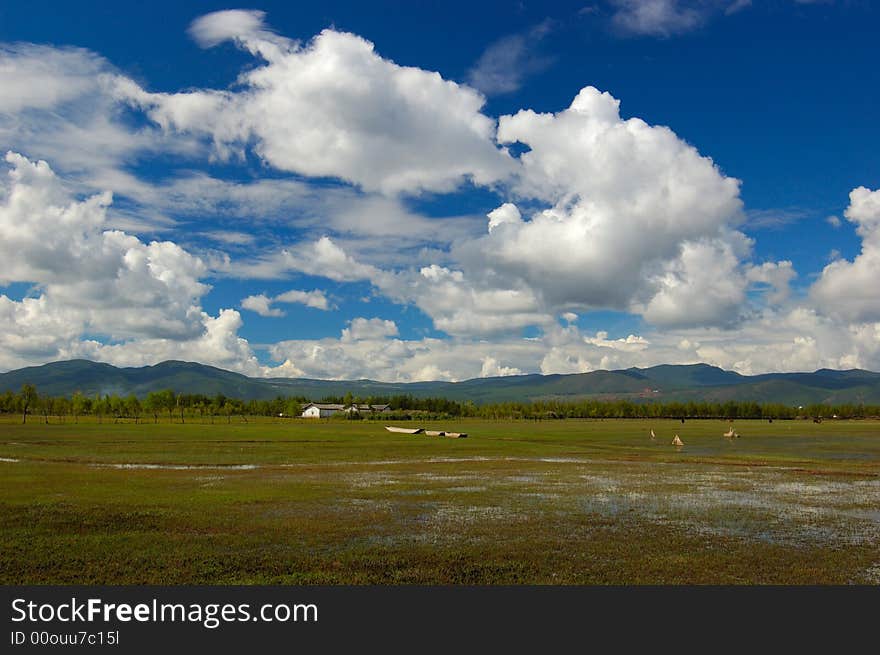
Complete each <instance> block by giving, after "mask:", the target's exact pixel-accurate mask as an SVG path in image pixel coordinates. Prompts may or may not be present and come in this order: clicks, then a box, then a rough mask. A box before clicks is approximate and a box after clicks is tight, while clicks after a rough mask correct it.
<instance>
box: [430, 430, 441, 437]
mask: <svg viewBox="0 0 880 655" xmlns="http://www.w3.org/2000/svg"><path fill="white" fill-rule="evenodd" d="M425 434H426V435H428V436H429V437H445V436H446V433H445V432H442V431H440V430H425Z"/></svg>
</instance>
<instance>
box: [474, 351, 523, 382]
mask: <svg viewBox="0 0 880 655" xmlns="http://www.w3.org/2000/svg"><path fill="white" fill-rule="evenodd" d="M509 375H522V371H521V370H519V369H518V368H516V367H515V366H502V364H501V363H500V362H499V361H498V360H497V359H495V358H494V357H490V356H486V357H483V366H482V368H480V377H481V378H500V377H506V376H509Z"/></svg>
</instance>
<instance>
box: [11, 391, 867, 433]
mask: <svg viewBox="0 0 880 655" xmlns="http://www.w3.org/2000/svg"><path fill="white" fill-rule="evenodd" d="M308 402H309V399H307V398H305V397H303V396H287V397H285V396H278V397H276V398H274V399H272V400H242V399H239V398H232V397H228V396H225V395H223V394H216V395H214V396H207V395H205V394H188V393H181V392H175V391H174V390H172V389H165V390H162V391H151V392H150V393H148V394H147V395H146V396H145V397H144V398H143V399H141V398H139V397H138V396H136V395H135V394H130V395H128V396H119V395H116V394H96V395H95V396H86V395H84V394H82V393H79V392H77V393H74V394H73V395H72V396H50V395H46V394H40V393H39V392H38V390H37V388H36V387H35V386H34V385H31V384H25V385H23V386H22V388H21V390H20V391H19V392H18V393H15V392H13V391H6V392H5V393H3V394H0V413H3V414H20V415H21V417H22V422H23V423H24V422H27V420H28V417H29V416H37V417H41V418H42V419H43V420H44V421H45V422H47V423H48V422H49V418H50V417H55V418H57V419H59V420H67V419H70V420H73V421H74V422H76V421H78V420H79V418H80V417H81V416H90V417H94V418H96V419H97V420H98V421H99V422H101V421H104V420H113V421H114V422H115V421H119V420H121V419H128V420H134V421H135V422H136V423H138V422H140V421H151V422H154V423H158V422H159V420H160V419H161V420H165V419H166V418H167V420H168V421H170V422H179V423H185V422H186V421H187V420H199V421H202V422H204V421H210V422H211V423H213V422H214V421H215V420H220V421H224V420H225V421H226V422H228V423H229V422H232V419H233V418H234V417H235V418H237V419H238V420H244V421H246V420H247V417H251V416H274V417H296V416H300V414H301V413H302V409H303V405H305V404H306V403H308ZM319 402H322V403H338V404H343V405H351V404H357V405H389V406H390V408H391V415H390V416H389V415H388V414H370V413H364V414H360V415H359V414H357V413H354V414H347V415H345V416H344V417H342V418H347V419H369V418H373V419H389V418H399V419H406V418H416V417H418V418H446V417H466V418H487V419H528V420H551V419H565V418H597V419H598V418H658V419H659V418H676V419H687V418H707V419H708V418H712V419H794V418H813V419H825V418H869V417H880V406H878V405H863V404H858V405H857V404H836V405H824V404H812V405H807V406H799V407H793V406H789V405H785V404H780V403H757V402H753V401H732V400H731V401H727V402H723V403H720V402H709V401H688V402H657V401H653V402H633V401H631V400H593V399H582V400H562V399H558V400H537V401H530V402H496V403H486V404H482V405H477V404H476V403H475V402H473V401H472V400H468V401H464V402H460V401H456V400H450V399H448V398H442V397H436V398H418V397H414V396H412V395H409V394H399V395H393V396H367V397H361V396H356V395H353V394H351V393H348V394H345V395H344V396H326V397H324V398H322V399H321V400H320V401H319Z"/></svg>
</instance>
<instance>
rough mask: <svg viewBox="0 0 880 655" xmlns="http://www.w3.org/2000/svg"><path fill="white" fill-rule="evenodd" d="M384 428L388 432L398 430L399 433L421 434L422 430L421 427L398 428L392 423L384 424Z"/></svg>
mask: <svg viewBox="0 0 880 655" xmlns="http://www.w3.org/2000/svg"><path fill="white" fill-rule="evenodd" d="M385 429H386V430H388V431H389V432H399V433H400V434H421V433H422V432H424V430H423V429H422V428H398V427H394V426H393V425H386V426H385Z"/></svg>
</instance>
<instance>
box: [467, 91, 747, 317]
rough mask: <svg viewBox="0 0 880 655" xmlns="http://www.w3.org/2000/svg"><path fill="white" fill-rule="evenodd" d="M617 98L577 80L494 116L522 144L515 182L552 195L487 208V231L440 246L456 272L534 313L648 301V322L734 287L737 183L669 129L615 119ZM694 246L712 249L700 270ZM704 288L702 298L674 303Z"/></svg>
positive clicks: (730, 295) (720, 297)
mask: <svg viewBox="0 0 880 655" xmlns="http://www.w3.org/2000/svg"><path fill="white" fill-rule="evenodd" d="M618 104H619V103H618V101H617V100H615V99H614V98H613V97H612V96H611V95H610V94H608V93H601V92H599V91H598V90H596V89H594V88H592V87H587V88H585V89H583V90H582V91H581V92H580V93H579V94H578V96H577V97H576V98H575V100H574V101H573V102H572V105H571V107H569V108H568V109H567V110H565V111H563V112H560V113H557V114H537V113H535V112H533V111H530V110H526V111H520V112H519V113H517V114H516V115H513V116H502V117H501V119H500V121H499V130H498V137H499V139H500V140H501V141H502V142H504V143H512V142H520V143H523V144H525V145H527V146H528V147H529V148H530V150H529V151H528V152H527V153H525V154H523V155H522V156H521V163H522V173H521V175H520V177H519V179H518V182H517V186H516V190H517V192H518V193H519V194H521V195H523V196H526V197H533V198H536V199H538V200H541V201H544V202H549V203H552V206H551V207H550V208H549V209H545V210H543V211H539V212H537V213H535V214H533V215H532V216H531V217H530V218H529V219H528V220H523V219H522V217H521V215H520V212H519V209H518V208H517V207H516V206H515V205H513V204H511V203H507V204H505V205H503V206H501V207H499V208H498V209H496V210H495V211H493V212H492V213H490V215H489V230H488V234H486V235H485V236H484V237H482V238H480V239H476V240H471V241H469V242H465V243H463V244H461V245H460V246H458V247H455V248H454V249H453V251H452V254H453V256H454V257H455V258H457V259H458V261H459V263H460V266H461V269H462V271H463V272H462V274H461V275H462V277H463V280H466V281H467V283H468V284H470V285H471V286H473V287H477V288H480V285H482V286H485V287H488V288H492V287H496V288H497V287H499V286H500V287H502V288H503V289H504V290H505V291H508V292H514V291H515V292H516V293H517V294H518V296H519V297H520V298H528V299H529V303H528V306H529V313H531V314H533V315H535V316H538V315H540V316H542V317H545V316H547V315H550V314H558V313H561V311H570V310H572V309H578V308H580V309H582V310H588V309H595V308H615V309H630V308H641V309H642V310H645V308H646V307H650V308H651V309H650V313H649V320H656V321H657V322H658V323H664V324H687V323H699V322H702V321H707V320H708V321H710V322H712V323H715V322H717V321H718V315H719V313H725V314H726V313H727V312H728V311H729V310H730V308H732V307H734V306H735V305H736V303H737V302H739V301H741V300H742V297H743V288H744V287H745V281H743V280H741V279H738V278H736V276H735V277H734V279H733V280H731V279H729V278H728V277H726V274H729V273H732V272H733V273H736V268H737V266H738V265H739V258H741V257H745V256H747V255H748V250H749V247H750V245H749V242H748V241H747V240H746V239H745V237H744V236H743V235H741V234H740V233H738V232H736V231H735V230H733V229H732V226H734V225H736V224H737V223H738V222H740V221H741V220H742V215H741V205H742V203H741V201H740V198H739V182H738V181H737V180H735V179H732V178H728V177H725V176H724V175H723V174H721V172H720V171H719V170H718V168H717V167H716V166H715V165H714V164H713V162H712V161H711V160H710V159H708V158H706V157H702V156H701V155H700V154H699V153H698V152H697V151H696V149H694V148H693V147H691V146H689V145H687V144H686V143H684V142H683V141H681V140H680V139H679V138H678V137H677V136H676V135H675V134H674V133H673V132H672V131H671V130H670V129H668V128H665V127H652V126H650V125H648V124H646V123H645V122H644V121H642V120H640V119H637V118H632V119H629V120H623V119H621V118H620V115H619V109H618ZM708 250H712V252H708ZM701 253H704V254H703V257H702V261H703V262H705V261H707V260H708V259H711V258H712V257H715V261H713V262H712V263H713V268H714V269H716V270H717V272H716V274H713V275H712V276H710V277H709V278H706V277H704V276H703V275H702V272H700V275H697V271H696V269H695V268H694V266H696V265H698V264H699V263H700V262H697V259H698V258H699V255H700V254H701ZM719 266H723V269H720V268H719ZM740 277H741V276H740ZM698 278H699V279H698ZM695 285H699V288H697V286H695ZM673 287H674V289H675V290H674V291H673ZM706 291H709V292H710V293H712V294H713V296H712V297H713V299H714V302H712V303H711V305H710V304H707V305H706V306H705V307H702V308H699V311H694V309H693V308H688V309H687V310H686V309H685V308H684V307H683V303H686V302H690V301H691V300H693V299H697V298H698V297H699V296H700V294H702V293H704V292H706ZM652 298H655V300H654V301H653V304H651V299H652ZM645 311H647V310H645Z"/></svg>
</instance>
